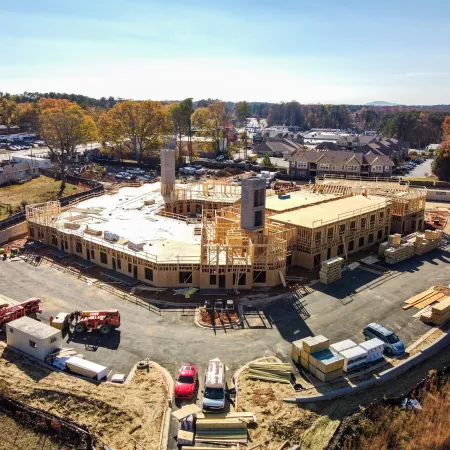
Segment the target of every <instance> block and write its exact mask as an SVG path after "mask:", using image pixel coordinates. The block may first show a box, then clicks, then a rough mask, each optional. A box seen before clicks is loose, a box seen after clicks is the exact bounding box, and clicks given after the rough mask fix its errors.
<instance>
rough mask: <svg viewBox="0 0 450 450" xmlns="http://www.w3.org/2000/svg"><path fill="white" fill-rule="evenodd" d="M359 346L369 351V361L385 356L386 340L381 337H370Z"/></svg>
mask: <svg viewBox="0 0 450 450" xmlns="http://www.w3.org/2000/svg"><path fill="white" fill-rule="evenodd" d="M359 346H360V347H361V348H362V349H363V350H365V351H366V352H367V362H373V361H378V360H379V359H382V358H383V352H384V342H383V341H382V340H381V339H378V338H373V339H369V340H368V341H365V342H363V343H361V344H359Z"/></svg>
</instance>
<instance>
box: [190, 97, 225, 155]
mask: <svg viewBox="0 0 450 450" xmlns="http://www.w3.org/2000/svg"><path fill="white" fill-rule="evenodd" d="M227 118H228V115H227V110H226V105H225V102H220V101H218V102H214V103H211V104H210V105H208V106H207V107H205V108H197V109H196V110H195V111H194V114H193V115H192V123H193V125H194V126H195V127H198V128H200V129H201V130H200V131H199V132H198V134H200V135H202V136H205V137H210V138H211V139H212V150H214V151H215V152H216V153H220V150H221V146H220V141H221V140H222V139H224V138H225V126H226V122H227Z"/></svg>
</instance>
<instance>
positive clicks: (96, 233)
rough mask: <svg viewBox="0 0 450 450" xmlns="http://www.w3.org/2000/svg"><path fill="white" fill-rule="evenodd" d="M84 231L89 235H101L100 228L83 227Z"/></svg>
mask: <svg viewBox="0 0 450 450" xmlns="http://www.w3.org/2000/svg"><path fill="white" fill-rule="evenodd" d="M84 232H85V234H90V235H91V236H101V235H102V231H101V230H93V229H91V228H85V230H84Z"/></svg>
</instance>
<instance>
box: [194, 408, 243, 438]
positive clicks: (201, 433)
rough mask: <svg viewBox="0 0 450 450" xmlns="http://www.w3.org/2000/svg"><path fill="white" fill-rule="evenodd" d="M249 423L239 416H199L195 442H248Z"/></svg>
mask: <svg viewBox="0 0 450 450" xmlns="http://www.w3.org/2000/svg"><path fill="white" fill-rule="evenodd" d="M247 424H248V422H247V421H246V420H245V419H241V418H240V417H239V416H236V417H231V416H229V415H228V414H227V415H220V416H216V415H208V416H203V417H201V416H200V415H199V416H197V422H196V436H195V442H196V443H202V442H207V443H211V444H246V443H247V437H248V436H247Z"/></svg>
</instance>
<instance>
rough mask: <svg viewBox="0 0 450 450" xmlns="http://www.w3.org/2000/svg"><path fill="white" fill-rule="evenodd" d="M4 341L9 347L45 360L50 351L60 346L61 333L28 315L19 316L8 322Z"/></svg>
mask: <svg viewBox="0 0 450 450" xmlns="http://www.w3.org/2000/svg"><path fill="white" fill-rule="evenodd" d="M6 343H7V345H8V346H9V347H12V348H15V349H17V350H20V351H22V352H24V353H26V354H27V355H30V356H34V357H35V358H37V359H39V360H41V361H45V358H46V357H47V356H48V355H49V354H50V353H53V352H54V351H56V350H58V349H59V348H61V347H62V333H61V331H60V330H57V329H56V328H53V327H51V326H49V325H46V324H44V323H42V322H38V321H37V320H34V319H31V318H30V317H21V318H20V319H17V320H13V321H12V322H9V323H8V325H7V327H6Z"/></svg>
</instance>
